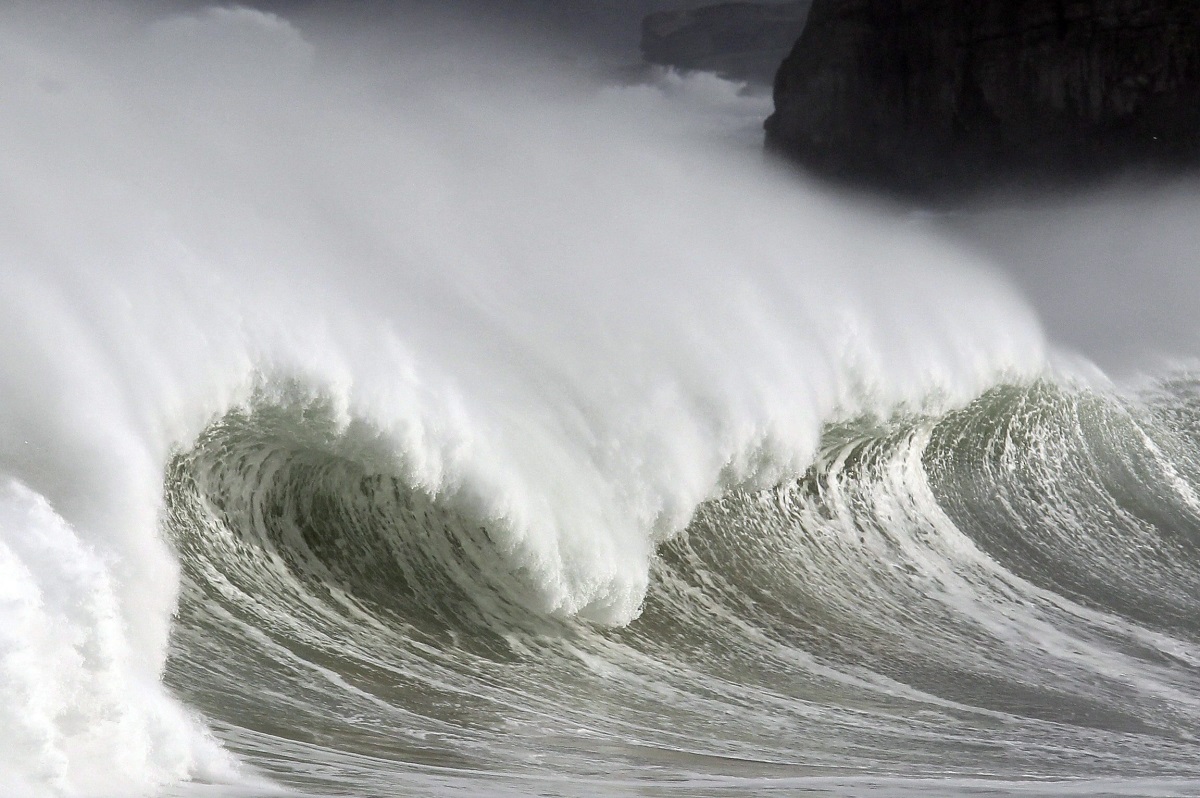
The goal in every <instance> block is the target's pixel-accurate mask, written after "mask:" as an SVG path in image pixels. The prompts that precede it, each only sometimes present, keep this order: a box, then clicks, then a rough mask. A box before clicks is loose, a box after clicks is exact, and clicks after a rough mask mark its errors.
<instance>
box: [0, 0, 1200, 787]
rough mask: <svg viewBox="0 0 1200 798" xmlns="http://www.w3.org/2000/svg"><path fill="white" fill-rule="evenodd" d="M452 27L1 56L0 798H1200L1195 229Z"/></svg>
mask: <svg viewBox="0 0 1200 798" xmlns="http://www.w3.org/2000/svg"><path fill="white" fill-rule="evenodd" d="M401 22H403V20H401ZM439 31H442V33H444V29H440V28H439V27H438V26H436V25H434V26H430V25H427V24H425V23H424V22H423V21H421V20H413V21H412V24H411V25H410V26H407V27H406V26H405V25H403V24H401V25H399V26H398V27H389V28H388V29H387V30H380V29H378V28H376V27H371V26H368V27H366V28H364V27H362V26H354V25H347V24H335V23H333V22H330V21H329V20H325V21H324V22H323V21H322V20H320V19H317V18H316V17H313V16H310V17H307V18H306V19H305V20H304V21H290V20H288V19H285V18H284V17H281V16H278V15H274V14H268V13H263V12H259V11H252V10H247V9H238V8H210V9H195V8H167V7H165V6H164V7H160V8H157V9H147V8H145V7H144V6H142V5H134V4H128V5H126V4H118V3H113V4H109V3H87V4H81V3H74V4H57V3H37V4H32V3H31V4H21V3H12V4H7V5H5V7H4V8H3V9H0V107H2V108H3V109H4V113H3V114H0V186H3V190H0V364H3V367H2V370H0V795H4V796H15V797H17V798H25V797H26V796H29V797H30V798H42V797H43V796H135V795H138V796H141V795H144V796H158V795H161V796H181V797H184V798H192V797H193V796H205V797H209V798H215V797H218V796H219V797H220V798H230V797H232V796H242V797H246V796H255V797H257V796H274V795H285V796H335V795H337V796H379V797H380V798H382V797H383V796H408V795H431V796H449V795H478V796H495V795H514V796H516V795H520V796H525V795H542V796H597V795H600V796H604V795H614V796H626V795H628V796H634V795H638V796H643V795H644V796H731V795H789V796H873V797H876V796H888V797H890V796H985V795H986V796H1059V795H1076V796H1101V795H1104V796H1143V797H1144V796H1160V797H1162V796H1194V795H1196V794H1198V793H1200V620H1198V619H1200V615H1198V610H1200V551H1198V548H1200V370H1197V369H1195V368H1193V367H1192V366H1191V365H1190V363H1191V362H1192V361H1190V360H1189V359H1188V358H1189V357H1190V353H1192V352H1195V351H1196V349H1195V347H1194V335H1195V327H1194V325H1193V324H1192V322H1191V320H1190V318H1189V314H1190V313H1191V311H1193V310H1194V306H1191V305H1189V304H1188V302H1187V301H1186V299H1187V297H1189V296H1194V294H1190V293H1189V291H1194V290H1195V287H1196V285H1197V281H1196V280H1194V279H1193V278H1191V277H1190V276H1189V275H1190V273H1191V272H1190V271H1189V268H1188V265H1189V263H1190V260H1189V257H1190V256H1188V255H1186V252H1187V248H1186V247H1183V246H1182V245H1180V244H1179V242H1181V241H1185V240H1187V238H1188V236H1189V235H1194V231H1193V230H1192V228H1193V227H1194V223H1193V222H1192V221H1191V217H1190V216H1189V214H1188V213H1186V209H1187V208H1191V207H1194V206H1193V205H1192V204H1190V203H1192V202H1193V200H1192V197H1193V196H1194V194H1193V193H1191V192H1190V191H1189V190H1188V189H1187V188H1186V187H1182V188H1180V187H1177V188H1176V189H1175V193H1174V194H1173V195H1172V198H1171V199H1170V200H1169V201H1168V202H1167V206H1169V208H1170V209H1173V210H1171V212H1170V213H1166V212H1164V211H1163V207H1164V206H1162V205H1156V204H1154V203H1152V202H1150V203H1148V202H1142V203H1141V204H1139V205H1137V207H1136V208H1132V209H1131V208H1130V207H1129V206H1127V205H1124V204H1122V201H1119V200H1117V199H1114V198H1108V199H1106V200H1105V201H1104V204H1103V210H1102V211H1098V210H1095V207H1094V206H1093V208H1092V210H1091V211H1083V210H1076V211H1073V212H1072V213H1065V212H1062V213H1059V212H1055V213H1058V215H1057V216H1053V217H1052V218H1053V219H1054V220H1057V221H1048V220H1047V219H1048V218H1050V217H1047V216H1046V214H1045V213H1042V212H1040V211H1030V210H1028V209H1024V210H1022V211H1021V212H1020V213H1018V214H1017V215H1016V216H1015V217H1014V216H1012V215H1005V214H1003V213H1001V214H999V216H997V215H996V214H991V215H989V214H981V215H978V216H976V217H973V220H972V221H970V222H961V223H960V222H952V223H949V224H942V223H941V222H939V221H937V220H930V219H928V218H926V217H923V216H913V215H911V214H907V213H900V212H897V211H895V210H894V209H893V210H889V209H886V208H879V207H869V206H866V205H864V204H862V203H861V202H860V201H852V200H848V199H845V198H839V197H836V196H833V195H831V194H830V193H829V192H828V191H827V190H825V189H821V188H818V187H816V186H813V185H810V184H808V183H807V182H805V181H804V180H803V179H801V178H799V177H797V176H796V175H793V174H788V173H784V172H783V171H781V170H778V169H776V168H775V167H773V166H772V165H771V164H768V163H765V162H764V161H763V159H762V158H761V156H760V154H759V153H758V151H757V146H756V143H757V132H756V129H755V128H756V125H757V120H759V119H761V118H762V112H763V110H764V107H763V103H764V100H763V99H762V98H761V97H757V98H756V97H754V96H747V95H745V94H744V93H741V92H740V91H739V88H740V87H738V86H732V85H730V84H726V83H723V82H721V81H718V80H716V79H715V78H711V77H706V76H679V75H673V74H662V75H659V76H658V77H657V79H656V80H653V81H651V82H649V83H647V84H645V85H637V86H623V85H616V84H614V83H613V82H611V81H607V80H604V79H602V78H598V77H597V71H596V70H594V69H591V68H590V67H589V66H588V65H587V64H582V65H581V64H580V63H564V62H563V61H562V60H561V59H560V58H558V57H557V56H544V55H539V52H540V51H539V50H538V49H537V48H536V47H533V46H525V45H528V44H529V42H520V43H516V44H514V43H513V42H512V41H501V40H500V39H503V38H507V37H496V38H489V37H488V35H487V31H478V30H474V29H473V30H472V31H471V35H470V36H467V35H464V33H463V30H462V29H461V28H456V29H455V31H454V32H455V35H453V36H444V35H440V34H439ZM1047 213H1048V212H1047ZM997 218H1000V221H999V222H998V221H997ZM1014 219H1015V221H1014ZM1130 219H1135V220H1136V219H1140V220H1141V222H1140V223H1139V224H1141V227H1139V228H1138V229H1140V230H1151V229H1152V230H1156V231H1157V232H1158V233H1159V234H1158V235H1156V236H1155V237H1154V240H1155V241H1157V242H1158V243H1159V244H1162V242H1164V241H1167V242H1168V243H1170V244H1171V245H1170V246H1166V245H1162V246H1160V247H1159V248H1158V249H1156V250H1153V251H1150V250H1147V251H1144V252H1143V251H1142V250H1141V249H1136V248H1135V249H1134V251H1132V252H1124V251H1122V250H1120V249H1119V248H1114V247H1112V246H1108V247H1103V246H1100V245H1098V244H1096V243H1095V242H1096V241H1103V240H1109V239H1105V238H1104V237H1103V235H1105V234H1108V233H1111V229H1112V227H1113V224H1115V221H1114V220H1117V221H1119V220H1126V222H1127V224H1126V226H1125V227H1124V228H1122V229H1124V230H1125V231H1126V234H1125V235H1124V236H1123V237H1120V238H1121V240H1122V241H1125V242H1128V241H1130V240H1131V235H1132V234H1131V233H1130V232H1129V231H1130V230H1133V226H1134V225H1133V222H1130V221H1129V220H1130ZM1151 219H1154V220H1158V221H1156V222H1154V224H1151V222H1150V221H1147V220H1151ZM1105 220H1107V221H1105ZM1156 224H1157V225H1160V226H1162V225H1165V228H1163V229H1160V228H1159V227H1155V226H1154V225H1156ZM984 228H986V234H985V233H983V232H980V231H981V229H984ZM964 231H968V232H966V233H964ZM1031 231H1032V232H1031ZM1035 233H1036V234H1035ZM1026 234H1028V235H1026ZM1081 236H1086V240H1082V239H1080V237H1081ZM1014 237H1020V238H1021V242H1020V246H1017V245H1015V244H1013V243H1012V239H1013V238H1014ZM1172 242H1173V243H1172ZM1163 246H1166V249H1163V248H1162V247H1163ZM1072 252H1074V253H1076V254H1078V253H1081V252H1082V253H1085V254H1087V255H1088V256H1089V257H1092V258H1094V259H1095V262H1108V261H1106V260H1105V258H1106V257H1109V258H1115V259H1116V260H1120V261H1122V262H1124V264H1125V266H1126V267H1127V268H1128V267H1129V261H1128V258H1129V257H1138V256H1144V257H1145V258H1146V260H1147V262H1148V264H1149V265H1147V266H1146V267H1145V269H1143V270H1142V271H1141V272H1139V273H1141V274H1152V273H1154V272H1153V269H1154V268H1156V267H1155V266H1154V264H1155V263H1158V264H1159V267H1160V269H1165V270H1166V271H1167V272H1169V273H1170V274H1171V275H1172V279H1174V280H1175V282H1173V283H1171V282H1168V283H1167V284H1168V285H1173V286H1175V287H1174V289H1172V290H1171V291H1170V293H1171V295H1172V297H1173V298H1174V300H1175V303H1176V304H1175V305H1173V306H1171V305H1167V306H1163V307H1161V308H1160V309H1161V311H1162V312H1161V315H1162V316H1163V318H1159V317H1156V316H1153V314H1154V313H1155V310H1154V308H1155V307H1158V306H1151V305H1152V303H1148V301H1147V299H1146V297H1147V296H1150V297H1153V296H1155V294H1154V293H1153V292H1151V293H1149V294H1146V293H1143V294H1141V295H1139V294H1138V291H1137V280H1135V279H1130V278H1129V277H1128V276H1121V275H1124V274H1125V273H1123V272H1122V273H1121V274H1116V273H1115V272H1114V273H1113V274H1108V273H1106V272H1103V271H1102V270H1101V273H1093V274H1091V275H1090V276H1089V277H1090V282H1087V283H1086V285H1085V284H1084V283H1083V282H1080V283H1079V284H1078V290H1077V291H1075V292H1074V294H1072V292H1071V290H1070V286H1071V285H1072V284H1071V282H1070V281H1069V280H1068V279H1067V278H1066V277H1064V276H1063V275H1064V274H1066V273H1067V272H1064V271H1063V270H1062V269H1065V268H1067V267H1066V266H1064V267H1062V268H1061V269H1059V270H1058V271H1055V269H1056V268H1058V265H1057V264H1056V263H1055V262H1053V261H1054V258H1059V257H1067V256H1068V255H1069V253H1072ZM1115 252H1119V253H1121V254H1120V257H1117V256H1116V255H1114V254H1113V253H1115ZM1163 252H1167V253H1168V255H1169V257H1167V256H1164V255H1163ZM1064 253H1066V254H1064ZM1051 254H1053V255H1054V258H1051ZM1164 257H1165V258H1166V261H1164V260H1163V258H1164ZM1006 258H1007V260H1006ZM1164 262H1166V263H1167V265H1166V266H1162V263H1164ZM1043 263H1044V264H1045V268H1044V269H1041V268H1039V266H1040V265H1042V264H1043ZM1164 273H1165V272H1161V271H1160V273H1159V277H1162V274H1164ZM1054 274H1058V275H1059V277H1058V278H1055V277H1054V276H1053V275H1054ZM1118 277H1120V279H1118ZM1081 279H1082V278H1081ZM1189 280H1191V282H1189ZM1039 281H1040V282H1039ZM1056 281H1057V282H1056ZM1147 282H1149V280H1147ZM1159 284H1160V288H1159V290H1160V291H1165V290H1166V289H1163V288H1161V281H1159ZM1039 286H1041V287H1042V288H1044V289H1045V290H1044V291H1039ZM1064 286H1065V287H1064ZM1049 287H1056V288H1057V290H1058V291H1059V293H1058V294H1055V293H1054V292H1053V291H1050V290H1049ZM1047 296H1061V297H1063V299H1062V302H1060V303H1059V304H1060V305H1062V307H1063V308H1064V309H1063V310H1062V311H1061V312H1057V315H1056V311H1055V305H1054V304H1053V303H1051V306H1050V307H1047V306H1046V302H1047V299H1046V297H1047ZM1072 296H1073V297H1074V301H1071V297H1072ZM1139 296H1140V298H1139ZM1130 302H1132V303H1134V305H1135V306H1136V307H1139V308H1143V311H1142V312H1143V313H1144V314H1149V315H1145V316H1143V315H1141V314H1139V313H1133V312H1130V311H1128V307H1129V303H1130ZM1139 302H1141V303H1142V304H1138V303H1139ZM1168 316H1169V318H1166V317H1168ZM1143 318H1144V319H1145V320H1146V325H1145V328H1146V329H1145V330H1141V327H1139V324H1140V321H1141V320H1142V319H1143ZM1100 329H1106V330H1108V331H1109V332H1110V333H1111V335H1110V337H1109V338H1103V339H1102V338H1095V337H1093V336H1091V335H1090V333H1089V330H1100ZM1118 332H1119V333H1120V334H1118ZM1143 333H1144V334H1143ZM1118 339H1119V340H1118ZM1089 340H1099V341H1100V344H1102V346H1100V345H1098V347H1097V349H1096V351H1088V350H1087V344H1088V341H1089ZM1164 340H1166V341H1167V342H1168V343H1169V344H1170V346H1166V345H1164ZM1110 344H1111V345H1110ZM1113 352H1118V353H1119V360H1120V364H1121V371H1122V373H1123V375H1124V376H1122V377H1121V378H1120V379H1118V380H1114V379H1110V378H1109V377H1108V376H1106V375H1105V371H1104V370H1103V369H1104V368H1106V367H1107V366H1108V363H1107V362H1106V361H1105V358H1106V357H1107V356H1108V355H1111V354H1112V353H1113ZM1139 353H1140V354H1139ZM1165 356H1170V357H1171V360H1166V359H1165ZM1113 357H1114V360H1113V362H1114V363H1115V362H1116V356H1113ZM1139 357H1140V358H1141V360H1139V359H1138V358H1139Z"/></svg>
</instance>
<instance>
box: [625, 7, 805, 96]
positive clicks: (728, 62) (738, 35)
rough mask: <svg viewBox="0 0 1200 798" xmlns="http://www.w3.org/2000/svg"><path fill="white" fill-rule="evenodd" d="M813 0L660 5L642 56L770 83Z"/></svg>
mask: <svg viewBox="0 0 1200 798" xmlns="http://www.w3.org/2000/svg"><path fill="white" fill-rule="evenodd" d="M811 4H812V0H803V2H791V3H720V4H717V5H711V6H703V7H701V8H696V9H692V10H690V11H660V12H658V13H655V14H651V15H649V16H648V17H646V18H645V19H644V20H643V21H642V58H643V59H644V60H645V61H647V62H648V63H651V64H662V65H664V66H674V67H678V68H680V69H697V70H704V71H708V72H716V73H717V74H719V75H721V76H722V77H726V78H730V79H734V80H746V81H751V82H757V83H764V84H766V83H770V82H771V80H772V78H773V77H774V76H775V73H776V71H777V70H778V69H779V64H780V62H781V61H783V59H784V57H785V56H787V54H788V52H789V51H790V50H791V49H792V45H794V44H795V43H796V38H797V37H798V36H799V35H800V32H801V31H802V30H803V29H804V20H805V18H806V17H807V16H808V8H809V6H810V5H811Z"/></svg>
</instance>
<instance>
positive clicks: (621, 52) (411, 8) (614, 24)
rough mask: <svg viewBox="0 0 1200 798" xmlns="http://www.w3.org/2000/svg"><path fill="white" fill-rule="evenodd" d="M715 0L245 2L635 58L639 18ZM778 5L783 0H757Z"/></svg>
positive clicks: (338, 0) (350, 0) (312, 0)
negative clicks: (452, 22) (472, 29)
mask: <svg viewBox="0 0 1200 798" xmlns="http://www.w3.org/2000/svg"><path fill="white" fill-rule="evenodd" d="M714 2H717V0H249V2H248V3H247V4H248V5H253V6H257V7H259V8H264V9H270V10H276V11H280V12H282V13H284V14H285V15H289V14H292V13H299V14H302V15H307V14H311V13H313V12H314V10H316V9H320V11H321V13H325V12H327V11H328V10H330V9H337V10H339V11H350V12H351V13H355V14H360V15H368V16H375V17H385V18H393V19H394V18H398V17H403V18H411V16H412V15H414V14H415V15H419V16H421V17H423V18H427V19H428V18H431V17H436V18H441V19H443V20H444V19H446V18H449V17H451V16H457V17H459V18H460V21H465V22H467V23H468V24H470V23H472V22H474V23H478V24H481V25H485V26H491V25H501V26H511V27H512V28H513V29H514V30H516V31H518V32H519V33H521V34H539V33H548V34H551V35H553V36H555V37H556V38H559V39H560V40H563V41H564V42H566V43H568V44H574V45H577V46H579V47H581V48H582V49H583V50H588V49H594V50H595V51H597V52H598V53H600V54H602V55H607V56H615V57H619V58H636V56H637V52H638V39H639V37H640V27H641V21H642V18H643V17H644V16H646V15H647V14H649V13H651V12H653V11H659V10H666V9H684V8H692V7H696V6H703V5H711V4H712V3H714ZM759 2H768V3H781V2H787V0H759Z"/></svg>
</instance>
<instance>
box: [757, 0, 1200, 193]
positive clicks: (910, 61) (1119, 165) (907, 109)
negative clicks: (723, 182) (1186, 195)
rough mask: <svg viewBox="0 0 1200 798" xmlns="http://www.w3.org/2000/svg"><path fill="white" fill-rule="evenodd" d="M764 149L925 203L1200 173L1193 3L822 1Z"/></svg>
mask: <svg viewBox="0 0 1200 798" xmlns="http://www.w3.org/2000/svg"><path fill="white" fill-rule="evenodd" d="M775 109H776V110H775V113H774V114H773V115H772V116H771V118H770V119H768V120H767V123H766V130H767V146H768V148H769V149H771V150H774V151H777V152H779V153H782V154H784V155H786V156H788V157H790V158H792V159H794V160H796V161H797V162H799V163H801V164H802V165H805V166H807V167H809V168H811V169H813V170H814V171H817V172H819V173H824V174H827V175H832V176H836V177H841V178H848V179H850V180H853V181H860V182H866V183H869V184H875V185H883V186H887V187H891V188H898V189H901V190H905V191H915V192H918V193H930V192H934V193H936V192H941V191H946V190H951V191H953V190H966V191H970V190H973V189H979V188H986V187H988V186H991V185H994V184H996V183H997V182H1018V183H1029V182H1035V183H1037V182H1049V181H1053V180H1058V179H1060V178H1063V177H1067V178H1085V179H1086V178H1090V177H1099V176H1104V175H1108V174H1112V173H1114V172H1116V171H1119V170H1122V169H1125V168H1127V167H1131V166H1132V167H1150V168H1156V167H1158V168H1174V167H1176V166H1178V165H1181V164H1193V163H1195V162H1196V161H1197V160H1198V159H1200V2H1196V0H995V2H966V0H815V2H814V3H813V6H812V10H811V13H810V15H809V21H808V25H807V27H806V28H805V30H804V32H803V35H802V36H801V37H800V40H799V41H798V42H797V43H796V46H795V48H794V49H793V50H792V52H791V54H790V55H789V56H788V57H787V59H786V60H785V61H784V63H783V65H782V66H781V67H780V70H779V73H778V74H777V75H776V79H775Z"/></svg>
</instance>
